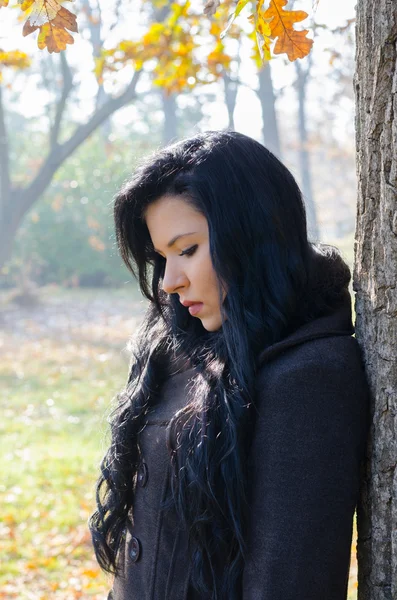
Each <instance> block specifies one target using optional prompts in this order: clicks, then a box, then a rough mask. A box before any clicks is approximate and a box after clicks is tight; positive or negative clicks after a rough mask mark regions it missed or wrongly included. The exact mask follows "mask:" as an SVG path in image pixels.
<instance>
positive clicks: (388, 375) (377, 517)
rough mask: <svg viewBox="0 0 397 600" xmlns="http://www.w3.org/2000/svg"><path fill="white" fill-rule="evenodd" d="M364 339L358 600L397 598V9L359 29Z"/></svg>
mask: <svg viewBox="0 0 397 600" xmlns="http://www.w3.org/2000/svg"><path fill="white" fill-rule="evenodd" d="M356 43H357V48H356V72H355V77H354V88H355V96H356V152H357V178H358V198H357V200H358V201H357V229H356V238H355V264H354V273H353V289H354V290H355V291H356V292H357V294H356V298H355V306H356V324H355V328H356V338H357V340H358V342H359V344H360V346H361V348H362V351H363V358H364V362H365V368H366V373H367V375H368V380H369V384H370V388H371V396H372V400H371V417H372V418H371V430H370V435H369V440H368V446H367V456H366V461H365V465H364V469H363V477H362V484H361V493H360V500H359V503H358V506H357V531H358V544H357V558H358V600H369V599H370V600H392V599H393V600H395V599H396V598H397V470H396V462H397V431H396V429H397V419H396V414H397V352H396V349H397V289H396V273H397V8H396V4H395V1H394V0H359V1H358V4H357V22H356Z"/></svg>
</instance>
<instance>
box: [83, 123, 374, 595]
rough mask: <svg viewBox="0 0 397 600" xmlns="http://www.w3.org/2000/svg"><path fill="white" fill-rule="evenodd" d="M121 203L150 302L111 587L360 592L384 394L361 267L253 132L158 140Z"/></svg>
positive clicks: (116, 591) (131, 402) (109, 514)
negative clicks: (359, 294)
mask: <svg viewBox="0 0 397 600" xmlns="http://www.w3.org/2000/svg"><path fill="white" fill-rule="evenodd" d="M114 216H115V227H116V234H117V240H118V246H119V250H120V253H121V256H122V258H123V260H124V262H125V264H126V265H127V267H128V268H129V269H130V270H131V272H132V273H133V274H134V275H135V276H136V277H137V279H138V280H139V284H140V289H141V291H142V293H143V295H144V296H145V297H146V298H147V299H148V300H149V306H148V309H147V313H146V315H145V318H144V319H143V322H142V325H141V327H140V328H139V330H138V331H137V333H136V334H135V336H134V338H133V342H132V343H131V346H130V349H131V352H132V358H131V363H130V372H129V376H128V381H127V383H126V386H125V389H124V390H123V392H121V393H120V394H118V397H117V399H118V403H117V407H116V408H115V410H114V413H113V416H112V419H111V432H112V441H111V445H110V448H109V450H108V451H107V453H106V455H105V457H104V459H103V462H102V464H101V474H100V477H99V480H98V484H97V510H96V511H95V513H94V514H93V515H92V517H91V519H90V529H91V533H92V538H93V543H94V547H95V552H96V556H97V559H98V561H99V564H100V565H101V567H102V568H103V569H104V570H105V571H107V572H109V573H114V574H115V578H114V582H113V588H112V591H111V592H110V593H109V598H113V599H114V600H127V599H128V600H149V599H151V600H152V599H154V600H157V599H159V600H160V599H161V600H196V599H210V600H241V599H243V600H292V599H293V600H320V599H321V600H345V599H346V597H347V585H348V575H349V565H350V549H351V541H352V523H353V515H354V511H355V506H356V502H357V498H358V492H359V475H360V467H361V465H360V463H361V461H362V459H363V458H364V452H365V445H366V435H367V427H368V406H369V402H368V386H367V380H366V377H365V373H364V369H363V365H362V361H361V354H360V350H359V346H358V344H357V342H356V339H355V338H354V337H352V334H353V333H354V328H353V325H352V320H351V298H350V294H349V291H348V285H349V281H350V271H349V268H348V266H347V265H346V264H345V263H344V261H343V260H342V258H341V256H340V254H339V252H338V251H337V249H336V248H334V247H332V246H325V245H319V244H317V245H315V244H312V243H310V242H309V241H308V239H307V230H306V215H305V207H304V204H303V201H302V196H301V193H300V190H299V188H298V186H297V184H296V182H295V180H294V178H293V176H292V175H291V173H290V172H289V171H288V169H287V168H286V167H285V166H284V165H283V164H282V163H281V162H280V161H279V160H277V158H275V156H273V155H272V154H271V153H270V152H269V151H268V150H267V149H266V148H264V147H263V146H262V145H261V144H259V143H258V142H256V141H254V140H253V139H251V138H249V137H247V136H245V135H242V134H240V133H236V132H226V131H217V132H212V131H209V132H206V133H202V134H198V135H196V136H194V137H192V138H189V139H185V140H182V141H180V142H178V143H176V144H173V145H171V146H169V147H167V148H165V149H163V150H161V151H159V152H157V153H156V154H155V155H154V156H152V157H150V158H149V159H147V160H146V161H145V162H144V163H143V164H141V165H140V167H139V168H138V169H137V171H136V172H135V174H134V176H133V178H132V179H131V180H130V181H129V182H127V183H126V184H125V185H124V186H123V188H122V190H121V191H120V192H119V194H118V195H117V197H116V199H115V204H114ZM192 303H193V305H192V306H189V305H190V304H192Z"/></svg>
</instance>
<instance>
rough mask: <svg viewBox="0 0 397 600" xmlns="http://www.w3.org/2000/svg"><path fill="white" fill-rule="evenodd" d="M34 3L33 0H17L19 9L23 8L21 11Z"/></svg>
mask: <svg viewBox="0 0 397 600" xmlns="http://www.w3.org/2000/svg"><path fill="white" fill-rule="evenodd" d="M34 3H35V0H18V4H20V5H21V10H23V12H25V10H28V9H29V8H30V7H31V6H32V5H33V4H34Z"/></svg>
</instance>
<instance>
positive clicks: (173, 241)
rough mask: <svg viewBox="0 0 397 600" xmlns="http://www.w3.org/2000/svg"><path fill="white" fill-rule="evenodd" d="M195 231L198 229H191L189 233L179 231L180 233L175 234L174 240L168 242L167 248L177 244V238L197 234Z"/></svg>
mask: <svg viewBox="0 0 397 600" xmlns="http://www.w3.org/2000/svg"><path fill="white" fill-rule="evenodd" d="M195 233H197V231H190V232H189V233H178V235H176V236H174V237H173V238H172V240H170V241H169V242H168V244H167V248H171V247H172V246H173V245H174V244H175V242H176V241H177V240H179V238H181V237H185V236H186V235H193V234H195ZM155 251H156V252H159V250H157V248H155Z"/></svg>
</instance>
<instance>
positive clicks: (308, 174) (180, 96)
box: [0, 0, 357, 600]
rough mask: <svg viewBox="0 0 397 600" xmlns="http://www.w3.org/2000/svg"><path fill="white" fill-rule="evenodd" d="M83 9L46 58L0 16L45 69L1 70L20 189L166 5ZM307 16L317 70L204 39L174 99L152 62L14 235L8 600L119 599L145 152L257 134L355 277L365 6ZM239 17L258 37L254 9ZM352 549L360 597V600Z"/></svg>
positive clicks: (306, 0) (5, 281)
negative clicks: (126, 191) (108, 522)
mask: <svg viewBox="0 0 397 600" xmlns="http://www.w3.org/2000/svg"><path fill="white" fill-rule="evenodd" d="M290 4H291V3H290ZM75 5H76V7H77V9H76V13H78V15H79V17H78V20H79V28H80V33H79V34H78V35H75V43H74V44H73V45H71V46H68V48H67V51H66V52H65V53H61V54H49V53H48V52H47V51H45V52H40V51H38V50H37V47H36V43H37V41H36V39H35V37H34V35H31V36H29V37H26V38H23V37H22V34H21V24H20V23H19V22H18V18H17V15H16V12H15V11H8V12H7V13H6V12H5V11H3V10H2V11H1V12H0V47H1V48H2V50H3V51H6V52H7V51H12V50H15V49H18V50H20V51H24V52H27V53H28V54H29V56H30V57H31V63H30V66H29V67H28V68H24V69H22V70H19V69H14V68H10V67H6V66H5V65H4V64H3V65H1V63H0V69H1V76H2V79H1V83H0V91H1V96H0V97H1V100H2V102H1V104H2V107H3V111H4V121H5V124H6V128H7V131H8V152H9V159H10V172H11V178H12V181H13V182H14V184H15V186H18V187H21V188H22V187H27V186H29V184H30V183H31V182H32V180H34V178H35V176H36V175H37V173H38V172H39V170H40V168H41V167H42V165H43V163H44V161H45V158H46V156H47V153H48V152H49V151H50V149H51V148H50V147H51V134H52V135H53V133H54V124H55V123H56V122H57V115H59V107H60V104H61V103H62V102H63V101H64V100H65V101H64V106H63V110H62V115H61V116H62V123H59V125H58V126H57V127H58V131H57V134H58V136H59V138H58V142H60V143H62V141H64V140H67V139H68V138H69V137H70V136H71V135H73V132H75V131H77V130H79V129H80V130H82V129H83V128H84V125H85V124H86V123H87V121H88V120H89V119H90V115H92V114H93V113H95V111H97V110H100V108H101V106H103V105H104V104H105V103H106V102H107V101H108V100H109V99H110V98H112V97H114V96H117V95H118V94H120V93H122V90H123V88H125V86H126V85H128V81H129V80H130V79H131V75H133V73H134V70H133V67H132V65H131V64H128V63H125V64H123V65H121V66H120V68H119V69H116V70H114V71H111V70H110V71H109V72H108V73H106V74H104V75H103V76H102V73H99V71H98V64H99V63H98V59H99V57H100V55H101V51H102V49H106V48H111V47H112V46H114V44H117V43H119V41H120V40H123V39H127V38H128V39H132V38H137V39H138V38H139V37H140V36H142V35H144V33H145V31H147V30H148V29H149V28H150V24H151V23H152V22H153V20H155V18H156V14H155V13H156V11H161V10H162V9H163V8H164V7H163V6H161V3H160V4H159V3H157V6H156V3H155V2H154V3H151V4H149V3H147V2H142V3H141V5H140V9H139V11H138V10H137V8H136V4H135V3H134V7H132V3H129V2H123V0H119V1H118V2H110V1H105V0H101V2H100V4H98V3H97V1H96V0H92V1H91V0H79V1H77V2H76V3H75ZM293 5H294V8H302V9H303V10H306V11H307V12H308V13H309V18H308V20H307V24H306V25H305V23H306V22H304V24H303V25H304V26H306V27H308V28H309V29H311V34H310V35H311V36H312V37H314V40H315V42H314V45H313V49H312V51H311V53H310V55H309V56H308V57H307V58H304V59H302V60H297V61H294V62H289V61H288V60H287V58H286V57H285V56H283V55H281V56H277V57H274V58H273V59H272V60H271V61H270V63H268V64H267V65H266V67H265V68H260V67H259V66H258V63H257V61H255V60H253V58H252V55H253V44H252V40H250V38H249V36H248V35H247V36H245V37H242V36H241V37H240V38H239V39H237V37H233V35H231V36H230V38H228V37H227V36H226V38H225V39H224V46H223V48H222V52H220V49H219V47H218V56H217V55H216V49H217V46H216V39H215V38H216V36H215V35H214V32H211V30H210V29H209V30H208V32H207V36H208V37H207V39H206V40H204V42H203V41H202V40H201V42H200V43H201V44H202V46H203V47H204V45H205V43H207V42H208V44H209V46H208V47H210V46H211V43H212V44H213V48H212V51H213V52H215V54H213V61H212V62H211V61H209V60H208V56H209V54H208V53H207V54H206V55H204V54H203V57H202V61H203V65H205V72H206V74H207V80H206V82H205V83H201V84H200V83H197V82H196V83H194V84H192V85H189V86H187V87H184V86H181V88H180V89H174V90H171V93H170V90H169V89H168V90H167V89H166V88H167V86H166V85H164V84H163V85H158V84H156V83H155V82H154V77H155V75H154V67H155V65H156V62H155V60H156V59H155V58H154V59H153V60H152V62H151V63H148V64H147V65H146V68H145V69H144V70H143V73H142V75H141V77H140V79H139V81H138V83H137V85H136V90H135V93H134V96H133V98H132V99H131V100H130V101H128V103H126V104H125V106H122V107H120V108H118V109H117V110H115V111H114V112H113V113H112V115H111V116H110V118H108V119H106V120H104V121H103V122H102V123H101V124H100V126H98V127H97V128H95V129H94V130H93V132H92V133H91V134H90V135H88V136H87V138H86V139H85V140H84V141H83V142H82V143H81V144H80V145H79V147H78V148H77V149H76V150H75V151H74V152H73V153H71V155H70V156H69V157H68V158H67V159H66V160H65V161H63V162H62V163H61V164H60V166H59V168H58V169H57V170H56V172H55V173H54V176H53V177H52V179H51V181H50V183H49V185H48V186H47V188H46V189H45V190H44V191H43V193H41V194H40V196H39V198H38V199H37V201H35V202H34V204H33V205H32V206H31V208H30V209H29V210H28V211H27V213H26V214H25V215H24V217H23V219H22V220H21V223H20V225H19V226H18V229H17V232H16V237H15V241H14V243H13V245H12V252H11V253H10V255H9V256H8V257H7V260H5V262H4V264H3V265H2V267H1V279H0V302H1V303H0V324H1V326H2V330H1V333H0V348H1V352H2V360H1V363H0V385H1V396H0V401H1V411H2V415H3V420H2V422H1V424H0V428H1V430H0V440H1V441H0V452H1V464H2V465H4V467H5V468H4V470H3V472H4V476H3V478H2V481H1V483H0V505H1V506H2V515H1V516H2V519H1V521H2V524H1V525H0V540H1V546H2V548H1V549H2V555H3V556H4V559H3V560H2V561H1V566H0V598H4V599H5V598H7V599H8V598H10V599H11V598H20V599H22V600H24V599H33V600H38V599H43V598H48V597H51V598H55V599H62V600H66V599H69V598H88V597H90V598H94V599H99V598H105V597H106V590H107V589H108V588H109V587H110V585H109V581H107V580H106V577H105V576H104V575H103V574H101V573H100V571H99V569H98V567H97V565H96V563H95V561H94V557H93V551H92V546H91V543H90V538H89V533H88V529H87V525H86V521H87V518H88V516H89V514H90V512H91V511H92V509H93V506H94V483H95V478H96V475H97V471H98V465H99V460H100V458H101V454H102V452H103V450H104V448H105V447H106V444H107V426H106V413H107V411H108V410H109V405H110V401H111V399H112V398H113V397H114V396H115V394H116V392H117V391H118V389H119V388H120V387H121V386H122V385H123V384H124V381H125V377H126V368H127V364H128V356H127V352H126V349H125V345H126V342H127V340H128V338H129V336H130V335H131V334H132V333H133V331H134V328H135V327H136V324H137V322H138V321H139V318H140V315H141V314H142V312H143V310H144V308H145V302H144V301H143V300H142V299H141V297H140V296H139V293H138V290H137V287H136V283H135V282H134V281H132V280H131V278H130V276H129V274H128V273H127V272H126V269H125V267H124V266H123V265H122V263H121V260H120V258H119V257H118V255H117V249H116V245H115V239H114V234H113V222H112V198H113V195H114V194H115V192H116V191H117V189H118V188H119V186H120V185H121V183H122V182H123V180H124V179H126V178H127V177H129V176H130V175H131V173H132V172H133V169H134V165H135V164H136V163H137V161H138V160H139V159H140V157H142V155H145V154H147V153H150V152H152V151H154V150H156V149H157V148H159V147H160V146H162V145H164V144H166V143H168V142H170V141H172V140H176V139H179V138H181V137H185V136H188V135H192V134H194V133H195V132H197V131H203V130H206V129H223V128H231V129H235V130H237V131H241V132H243V133H246V134H248V135H251V136H252V137H254V138H256V139H258V140H259V141H261V142H262V143H264V144H265V145H267V146H268V147H269V148H270V149H272V150H273V151H274V152H275V153H276V154H277V155H278V156H279V157H280V158H281V160H283V162H284V163H285V164H286V165H287V167H288V168H289V169H290V170H291V171H292V173H293V174H294V175H295V177H296V179H297V181H298V183H299V184H300V186H301V188H302V190H303V193H304V197H305V201H306V203H307V206H308V211H309V213H310V219H309V234H310V237H311V239H313V240H320V241H322V242H328V243H333V244H335V245H337V246H338V247H339V248H340V249H341V251H342V254H343V256H344V258H345V259H346V260H347V262H348V264H349V265H350V266H351V267H352V264H353V243H354V228H355V217H356V173H355V147H354V96H353V84H352V80H353V73H354V16H355V10H354V2H353V0H344V1H343V2H342V1H340V0H333V2H332V3H330V2H328V1H327V0H321V1H320V3H319V5H318V7H317V9H316V10H315V11H314V10H312V3H311V0H301V1H300V2H298V1H296V2H294V3H293ZM158 14H159V13H158ZM158 14H157V16H158ZM164 18H166V17H164ZM205 18H206V17H204V16H203V19H205ZM238 21H239V23H240V26H241V27H242V28H246V31H247V32H248V33H249V24H248V21H247V20H246V16H244V13H241V15H240V16H239V18H238ZM214 44H215V45H214ZM226 56H227V57H229V58H230V60H227V59H225V57H226ZM95 67H96V73H95ZM65 81H66V82H69V83H68V85H69V88H70V89H69V88H68V93H67V97H66V98H65ZM355 535H356V533H355V532H354V536H355ZM355 541H356V540H355V537H354V539H353V545H352V564H351V572H350V585H349V600H353V598H355V597H356V586H357V582H356V562H355Z"/></svg>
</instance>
